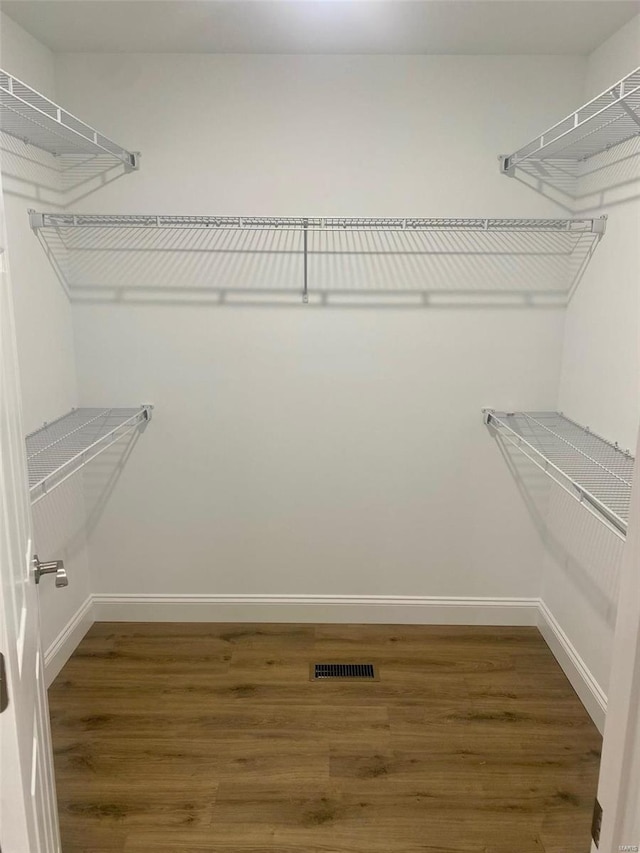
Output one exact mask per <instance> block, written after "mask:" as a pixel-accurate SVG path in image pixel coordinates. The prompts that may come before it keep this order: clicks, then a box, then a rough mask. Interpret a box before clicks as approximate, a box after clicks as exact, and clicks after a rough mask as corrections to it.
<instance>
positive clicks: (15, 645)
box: [0, 186, 61, 853]
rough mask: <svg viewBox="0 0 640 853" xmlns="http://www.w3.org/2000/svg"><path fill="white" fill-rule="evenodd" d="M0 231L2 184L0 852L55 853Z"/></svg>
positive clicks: (26, 499)
mask: <svg viewBox="0 0 640 853" xmlns="http://www.w3.org/2000/svg"><path fill="white" fill-rule="evenodd" d="M5 233H6V232H5V222H4V205H3V202H2V187H1V186H0V249H2V251H1V252H0V652H1V653H2V656H3V658H2V664H3V668H4V673H3V676H4V677H3V682H4V683H3V685H2V694H3V696H2V700H3V701H2V702H1V704H0V707H1V708H2V709H3V710H2V712H1V713H0V850H1V851H2V853H60V850H61V847H60V840H59V832H58V817H57V810H56V797H55V784H54V777H53V760H52V755H51V738H50V731H49V713H48V708H47V693H46V689H45V684H44V677H43V659H42V652H41V648H40V626H39V616H38V595H37V587H36V585H35V582H34V572H33V569H32V565H31V558H32V554H33V546H32V535H31V507H30V504H29V494H28V485H27V472H26V461H25V449H24V434H23V431H22V412H21V405H20V387H19V378H18V365H17V357H16V343H15V330H14V323H13V301H12V295H11V289H10V284H9V270H8V266H7V252H6V250H5V247H6V239H5ZM43 582H44V583H46V582H52V581H51V579H44V580H43Z"/></svg>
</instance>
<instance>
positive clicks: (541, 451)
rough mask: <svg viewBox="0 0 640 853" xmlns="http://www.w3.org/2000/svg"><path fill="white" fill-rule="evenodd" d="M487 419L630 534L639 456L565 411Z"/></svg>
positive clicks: (618, 528) (487, 414)
mask: <svg viewBox="0 0 640 853" xmlns="http://www.w3.org/2000/svg"><path fill="white" fill-rule="evenodd" d="M485 420H486V422H487V423H488V424H490V425H492V426H494V427H495V428H496V429H497V430H498V431H499V433H500V434H501V435H502V436H503V437H504V438H505V439H506V440H508V441H509V442H510V443H511V444H512V445H514V446H515V447H517V448H519V449H520V450H522V451H523V452H524V453H525V454H526V455H527V456H528V458H529V459H531V460H532V461H533V462H534V463H535V464H536V465H538V467H540V468H542V470H544V471H545V472H546V473H547V474H549V476H551V477H552V479H554V480H555V481H556V482H557V483H558V484H559V485H561V486H562V487H563V488H564V489H565V490H566V491H568V492H569V493H570V494H571V495H573V497H575V498H577V499H578V500H579V501H580V502H581V503H583V504H584V505H585V506H587V508H590V509H595V510H596V511H597V513H598V514H599V517H601V518H604V519H605V520H606V522H607V523H608V525H609V526H610V527H611V528H612V529H613V530H614V532H616V533H618V534H619V535H620V534H622V535H623V536H624V535H625V534H626V530H627V524H628V520H629V506H630V501H631V482H632V478H633V471H634V464H635V459H634V457H633V456H632V455H631V454H630V453H629V452H628V451H625V450H621V449H620V448H619V447H618V446H617V445H616V444H612V443H611V442H609V441H607V440H605V439H604V438H601V437H600V436H599V435H596V434H595V433H593V432H591V430H589V429H588V428H586V427H583V426H581V425H580V424H577V423H576V422H575V421H572V420H571V419H569V418H567V417H565V416H564V415H563V414H561V413H560V412H494V411H493V410H487V411H486V412H485Z"/></svg>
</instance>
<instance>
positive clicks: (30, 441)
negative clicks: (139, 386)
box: [26, 406, 151, 504]
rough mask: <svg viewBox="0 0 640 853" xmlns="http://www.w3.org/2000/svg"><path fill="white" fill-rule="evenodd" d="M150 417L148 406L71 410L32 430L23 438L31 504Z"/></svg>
mask: <svg viewBox="0 0 640 853" xmlns="http://www.w3.org/2000/svg"><path fill="white" fill-rule="evenodd" d="M150 417H151V407H150V406H140V407H138V408H128V409H89V408H85V409H74V410H73V411H71V412H69V413H68V414H66V415H63V416H62V417H61V418H58V420H56V421H52V422H51V423H48V424H45V425H44V426H43V427H41V428H40V429H38V430H36V431H35V432H32V433H31V434H30V435H28V436H27V438H26V446H27V469H28V476H29V493H30V496H31V502H32V504H33V503H37V501H38V500H40V499H41V498H42V497H44V496H45V495H46V494H48V493H49V491H51V489H52V488H54V487H55V486H58V485H60V483H62V482H64V480H66V479H67V478H68V477H70V476H71V475H72V474H74V473H75V472H76V471H78V470H79V469H80V468H82V467H83V466H84V465H86V464H87V462H90V461H91V460H92V459H94V458H95V457H96V456H97V455H98V454H99V453H102V452H103V451H104V450H106V449H107V448H108V447H110V446H111V445H112V444H114V443H115V442H116V441H118V440H119V439H121V438H123V437H124V436H125V435H128V434H129V433H130V432H132V431H133V430H135V429H136V428H138V427H139V426H141V425H142V424H145V423H147V421H148V420H149V419H150Z"/></svg>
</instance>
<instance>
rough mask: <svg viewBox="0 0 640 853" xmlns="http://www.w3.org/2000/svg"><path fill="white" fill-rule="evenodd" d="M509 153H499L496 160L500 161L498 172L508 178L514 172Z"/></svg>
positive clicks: (511, 176)
mask: <svg viewBox="0 0 640 853" xmlns="http://www.w3.org/2000/svg"><path fill="white" fill-rule="evenodd" d="M511 160H512V157H511V155H507V154H500V156H499V157H498V162H499V163H500V172H501V173H502V174H503V175H506V176H507V177H508V178H513V177H514V175H515V173H516V167H515V165H513V164H512V162H511Z"/></svg>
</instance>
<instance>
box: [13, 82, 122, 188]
mask: <svg viewBox="0 0 640 853" xmlns="http://www.w3.org/2000/svg"><path fill="white" fill-rule="evenodd" d="M0 130H1V131H2V132H3V133H7V134H9V136H14V137H16V138H17V139H21V140H22V141H23V142H25V143H27V144H29V145H34V146H35V147H36V148H40V149H42V150H43V151H47V152H48V153H49V154H53V155H54V156H55V157H65V156H70V155H79V154H81V155H87V154H88V155H108V156H109V157H112V158H114V160H117V161H120V162H122V163H124V166H125V168H126V170H127V171H132V170H133V169H137V168H138V157H139V155H138V154H137V153H134V152H131V151H127V149H126V148H123V147H122V146H121V145H118V144H117V143H116V142H114V141H113V140H112V139H109V137H108V136H105V135H104V134H102V133H99V132H98V131H97V130H95V129H94V128H93V127H91V126H90V125H88V124H86V123H85V122H83V121H81V120H80V119H79V118H76V116H74V115H72V114H71V113H70V112H67V110H64V109H63V108H62V107H60V106H58V104H55V103H54V102H53V101H50V100H49V98H46V97H45V96H44V95H41V94H40V92H36V90H35V89H32V88H31V87H30V86H27V84H26V83H23V82H22V81H21V80H18V78H17V77H13V76H12V75H11V74H8V73H7V72H6V71H2V70H0Z"/></svg>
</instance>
